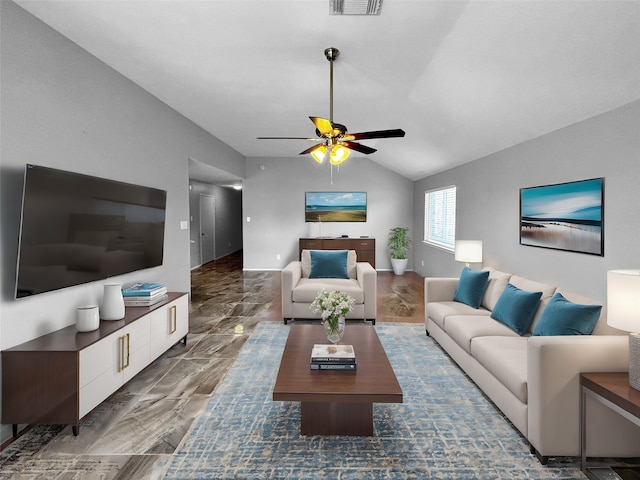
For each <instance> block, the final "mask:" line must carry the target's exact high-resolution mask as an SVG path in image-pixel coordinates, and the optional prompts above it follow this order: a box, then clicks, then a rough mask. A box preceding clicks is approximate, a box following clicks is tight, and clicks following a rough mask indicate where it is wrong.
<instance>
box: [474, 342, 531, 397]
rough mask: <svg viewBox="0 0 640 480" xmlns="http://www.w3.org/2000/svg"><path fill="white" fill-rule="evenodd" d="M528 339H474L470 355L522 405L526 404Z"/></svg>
mask: <svg viewBox="0 0 640 480" xmlns="http://www.w3.org/2000/svg"><path fill="white" fill-rule="evenodd" d="M528 339H529V337H518V336H513V337H505V336H499V337H498V336H497V337H476V338H474V339H473V341H472V342H471V355H473V358H475V359H476V360H477V361H478V362H479V363H480V364H481V365H482V366H483V367H484V368H486V369H487V370H488V371H489V373H491V374H492V375H493V376H494V377H496V378H497V379H498V380H500V383H502V384H503V385H504V386H505V387H507V389H508V390H509V391H510V392H511V393H513V394H514V395H515V396H516V397H517V398H518V400H520V401H521V402H522V403H527V393H528V392H527V341H528Z"/></svg>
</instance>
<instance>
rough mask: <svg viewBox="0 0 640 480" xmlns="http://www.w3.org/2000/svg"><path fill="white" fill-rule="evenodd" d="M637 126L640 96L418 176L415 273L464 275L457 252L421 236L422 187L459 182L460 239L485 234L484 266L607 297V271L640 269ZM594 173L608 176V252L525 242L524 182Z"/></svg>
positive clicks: (531, 183) (639, 143)
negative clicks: (521, 225)
mask: <svg viewBox="0 0 640 480" xmlns="http://www.w3.org/2000/svg"><path fill="white" fill-rule="evenodd" d="M639 132H640V102H634V103H631V104H628V105H626V106H624V107H621V108H619V109H616V110H614V111H611V112H608V113H605V114H603V115H600V116H597V117H594V118H592V119H589V120H587V121H584V122H581V123H578V124H575V125H572V126H569V127H566V128H563V129H561V130H558V131H556V132H553V133H550V134H548V135H544V136H542V137H539V138H537V139H534V140H531V141H529V142H526V143H523V144H520V145H516V146H514V147H512V148H509V149H506V150H504V151H502V152H498V153H496V154H494V155H490V156H488V157H486V158H483V159H480V160H476V161H474V162H471V163H468V164H466V165H462V166H460V167H457V168H454V169H451V170H448V171H445V172H442V173H440V174H437V175H433V176H430V177H427V178H424V179H422V180H420V181H418V182H416V184H415V198H414V206H415V210H414V225H415V226H416V229H415V231H414V245H415V246H416V250H415V256H414V258H415V263H416V271H417V272H418V273H420V274H421V275H423V276H458V275H459V273H460V270H461V268H462V265H461V264H459V263H456V262H455V261H454V260H453V254H451V253H448V252H445V251H443V250H439V249H436V248H434V247H431V246H427V245H425V244H423V243H422V241H421V240H422V238H423V228H424V220H423V215H424V213H423V212H424V192H425V191H427V190H430V189H433V188H438V187H443V186H447V185H456V186H457V222H456V237H457V238H459V239H481V240H483V242H484V245H483V255H484V262H483V266H492V267H495V268H498V269H501V270H504V271H507V272H511V273H517V274H518V275H522V276H525V277H529V278H531V279H535V280H540V281H543V282H549V283H552V284H555V285H559V286H562V287H565V288H567V289H570V290H573V291H576V292H579V293H583V294H585V295H589V296H591V297H594V298H598V299H600V300H606V271H607V270H610V269H614V268H640V241H638V239H640V210H639V208H640V189H639V188H638V185H640V133H639ZM595 177H604V190H605V202H604V240H605V246H604V257H600V256H593V255H586V254H580V253H573V252H564V251H558V250H549V249H543V248H535V247H528V246H523V245H520V244H519V215H520V212H519V208H520V206H519V199H520V188H523V187H531V186H536V185H545V184H551V183H562V182H568V181H573V180H582V179H588V178H595ZM422 259H424V262H425V266H424V267H421V266H420V261H421V260H422Z"/></svg>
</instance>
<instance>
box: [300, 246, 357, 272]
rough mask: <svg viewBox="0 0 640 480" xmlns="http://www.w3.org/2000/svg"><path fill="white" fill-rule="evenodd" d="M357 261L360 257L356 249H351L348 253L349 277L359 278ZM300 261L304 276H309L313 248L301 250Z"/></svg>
mask: <svg viewBox="0 0 640 480" xmlns="http://www.w3.org/2000/svg"><path fill="white" fill-rule="evenodd" d="M327 251H328V250H327ZM357 262H358V257H357V255H356V251H355V250H349V253H348V254H347V272H348V273H349V278H357V272H356V264H357ZM300 263H301V267H302V277H303V278H309V274H310V273H311V250H306V249H305V250H302V252H300Z"/></svg>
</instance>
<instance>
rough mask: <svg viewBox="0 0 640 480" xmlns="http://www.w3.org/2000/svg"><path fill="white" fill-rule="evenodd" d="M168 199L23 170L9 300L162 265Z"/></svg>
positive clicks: (109, 183)
mask: <svg viewBox="0 0 640 480" xmlns="http://www.w3.org/2000/svg"><path fill="white" fill-rule="evenodd" d="M166 198H167V192H166V191H164V190H159V189H156V188H149V187H143V186H139V185H132V184H129V183H124V182H118V181H114V180H107V179H104V178H98V177H92V176H88V175H82V174H79V173H72V172H66V171H63V170H56V169H53V168H47V167H41V166H37V165H27V166H26V171H25V179H24V191H23V197H22V220H21V225H20V242H19V249H18V269H17V281H16V293H15V296H16V298H21V297H27V296H30V295H36V294H39V293H43V292H48V291H51V290H57V289H60V288H65V287H69V286H72V285H79V284H82V283H87V282H93V281H96V280H104V279H105V278H108V277H112V276H115V275H120V274H123V273H128V272H132V271H136V270H141V269H145V268H150V267H155V266H158V265H162V255H163V247H164V223H165V209H166Z"/></svg>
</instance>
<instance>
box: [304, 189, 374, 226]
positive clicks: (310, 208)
mask: <svg viewBox="0 0 640 480" xmlns="http://www.w3.org/2000/svg"><path fill="white" fill-rule="evenodd" d="M304 217H305V221H306V222H366V221H367V192H306V194H305V207H304Z"/></svg>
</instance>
